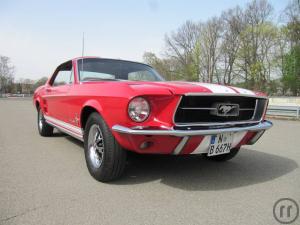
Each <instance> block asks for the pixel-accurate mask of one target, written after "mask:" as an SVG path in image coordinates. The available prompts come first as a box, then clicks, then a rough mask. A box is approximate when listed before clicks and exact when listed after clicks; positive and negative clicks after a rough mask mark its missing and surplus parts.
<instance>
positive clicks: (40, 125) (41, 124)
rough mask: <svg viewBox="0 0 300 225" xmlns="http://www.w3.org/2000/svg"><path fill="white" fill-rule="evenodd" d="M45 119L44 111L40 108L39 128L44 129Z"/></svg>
mask: <svg viewBox="0 0 300 225" xmlns="http://www.w3.org/2000/svg"><path fill="white" fill-rule="evenodd" d="M43 119H44V117H43V113H42V111H41V110H40V111H39V128H40V130H42V129H43Z"/></svg>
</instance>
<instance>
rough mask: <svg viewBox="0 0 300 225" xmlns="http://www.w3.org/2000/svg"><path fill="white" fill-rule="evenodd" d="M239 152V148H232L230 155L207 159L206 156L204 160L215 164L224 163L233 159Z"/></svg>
mask: <svg viewBox="0 0 300 225" xmlns="http://www.w3.org/2000/svg"><path fill="white" fill-rule="evenodd" d="M239 150H240V148H233V149H231V150H230V153H228V154H223V155H216V156H209V157H208V156H207V155H206V158H207V159H209V160H213V161H216V162H225V161H228V160H230V159H232V158H233V157H235V156H236V155H237V154H238V152H239Z"/></svg>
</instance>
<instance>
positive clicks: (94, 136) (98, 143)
mask: <svg viewBox="0 0 300 225" xmlns="http://www.w3.org/2000/svg"><path fill="white" fill-rule="evenodd" d="M88 150H89V152H88V155H89V158H90V160H91V162H92V164H93V166H94V167H95V168H99V167H100V166H101V164H102V161H103V157H104V142H103V135H102V132H101V129H100V127H99V125H97V124H94V125H92V126H91V128H90V131H89V137H88Z"/></svg>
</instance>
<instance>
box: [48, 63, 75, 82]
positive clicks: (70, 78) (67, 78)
mask: <svg viewBox="0 0 300 225" xmlns="http://www.w3.org/2000/svg"><path fill="white" fill-rule="evenodd" d="M73 82H74V75H73V70H72V64H70V63H68V64H66V65H63V66H61V67H60V68H59V70H58V72H57V74H56V76H55V78H54V81H53V82H52V86H60V85H66V84H72V83H73Z"/></svg>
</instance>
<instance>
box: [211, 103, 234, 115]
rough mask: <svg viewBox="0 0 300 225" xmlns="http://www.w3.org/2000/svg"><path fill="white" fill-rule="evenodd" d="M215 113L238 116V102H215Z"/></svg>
mask: <svg viewBox="0 0 300 225" xmlns="http://www.w3.org/2000/svg"><path fill="white" fill-rule="evenodd" d="M216 111H217V113H216V115H217V116H238V115H239V105H238V104H228V103H218V104H216Z"/></svg>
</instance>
